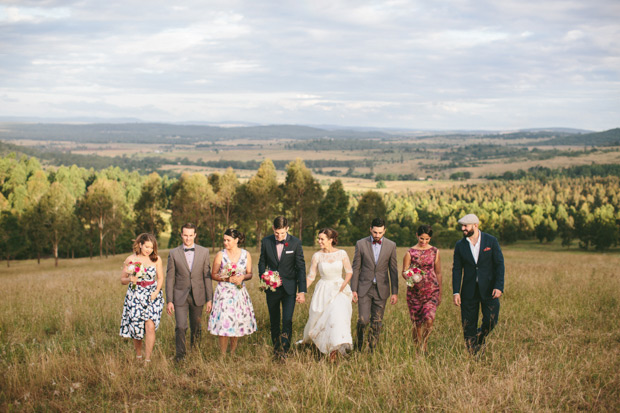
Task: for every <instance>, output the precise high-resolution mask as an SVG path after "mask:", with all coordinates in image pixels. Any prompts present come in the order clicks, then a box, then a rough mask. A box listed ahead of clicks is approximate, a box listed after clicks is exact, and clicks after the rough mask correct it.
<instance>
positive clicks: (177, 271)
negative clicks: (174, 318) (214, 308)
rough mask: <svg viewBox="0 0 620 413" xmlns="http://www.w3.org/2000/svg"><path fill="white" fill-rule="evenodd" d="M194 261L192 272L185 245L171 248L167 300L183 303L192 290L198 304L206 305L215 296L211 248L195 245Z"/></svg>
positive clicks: (177, 303)
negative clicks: (210, 258) (184, 249)
mask: <svg viewBox="0 0 620 413" xmlns="http://www.w3.org/2000/svg"><path fill="white" fill-rule="evenodd" d="M194 248H195V250H194V263H193V265H192V271H191V272H190V270H189V266H188V265H187V260H186V259H185V251H183V245H181V246H179V247H176V248H173V249H171V250H170V253H169V255H168V266H167V268H166V301H167V302H169V303H174V305H183V304H185V302H186V301H187V296H188V295H189V293H190V291H191V293H192V295H193V296H194V302H195V304H196V305H197V306H201V305H205V304H206V303H207V302H208V301H211V299H212V298H213V284H212V282H211V265H210V264H209V250H208V249H207V248H205V247H201V246H200V245H194Z"/></svg>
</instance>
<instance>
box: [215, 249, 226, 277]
mask: <svg viewBox="0 0 620 413" xmlns="http://www.w3.org/2000/svg"><path fill="white" fill-rule="evenodd" d="M221 268H222V251H220V252H218V253H217V254H215V258H214V259H213V272H212V273H211V278H212V279H213V280H215V281H228V278H222V277H221V276H220V275H221V274H220V269H221Z"/></svg>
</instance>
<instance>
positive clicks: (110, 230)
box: [80, 178, 127, 257]
mask: <svg viewBox="0 0 620 413" xmlns="http://www.w3.org/2000/svg"><path fill="white" fill-rule="evenodd" d="M126 207H127V205H126V201H125V196H124V193H123V189H122V187H121V186H120V184H119V183H118V182H117V181H113V180H110V179H107V178H97V180H95V182H93V184H92V185H91V186H89V187H88V190H87V192H86V196H85V197H84V200H83V204H82V205H81V208H80V210H81V212H82V213H83V214H84V216H85V218H86V221H87V223H88V225H89V226H91V227H93V228H96V230H97V232H98V235H99V256H100V257H103V246H104V240H105V239H106V236H108V235H110V237H111V238H113V239H115V238H116V236H118V234H119V233H120V232H121V231H122V229H123V224H124V220H123V213H124V211H125V209H126Z"/></svg>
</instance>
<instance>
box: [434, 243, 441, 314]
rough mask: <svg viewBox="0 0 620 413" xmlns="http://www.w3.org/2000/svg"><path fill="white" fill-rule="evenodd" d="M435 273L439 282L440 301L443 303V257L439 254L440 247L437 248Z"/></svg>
mask: <svg viewBox="0 0 620 413" xmlns="http://www.w3.org/2000/svg"><path fill="white" fill-rule="evenodd" d="M435 275H436V276H437V282H438V283H439V302H440V303H441V258H440V256H439V248H437V256H436V257H435Z"/></svg>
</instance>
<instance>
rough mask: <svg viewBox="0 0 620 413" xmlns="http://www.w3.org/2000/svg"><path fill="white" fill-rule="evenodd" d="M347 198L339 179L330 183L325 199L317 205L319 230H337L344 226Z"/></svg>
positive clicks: (346, 216) (347, 204)
mask: <svg viewBox="0 0 620 413" xmlns="http://www.w3.org/2000/svg"><path fill="white" fill-rule="evenodd" d="M348 211H349V196H348V195H347V193H346V192H345V190H344V187H343V185H342V181H340V179H338V180H336V181H334V182H332V183H331V184H330V185H329V188H327V192H325V198H323V202H321V204H320V205H319V221H318V227H319V228H326V227H328V228H338V226H339V225H340V224H346V223H347V218H348V216H349V214H348Z"/></svg>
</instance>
